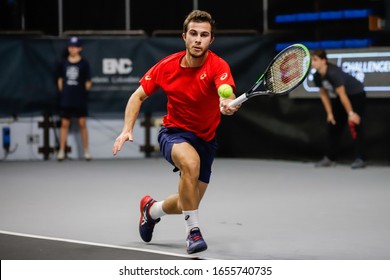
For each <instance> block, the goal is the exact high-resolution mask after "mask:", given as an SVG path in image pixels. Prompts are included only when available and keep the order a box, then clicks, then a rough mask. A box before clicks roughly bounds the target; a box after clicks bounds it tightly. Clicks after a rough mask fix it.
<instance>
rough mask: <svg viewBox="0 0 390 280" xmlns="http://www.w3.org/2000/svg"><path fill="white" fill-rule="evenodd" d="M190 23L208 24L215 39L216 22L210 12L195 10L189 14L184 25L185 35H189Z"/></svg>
mask: <svg viewBox="0 0 390 280" xmlns="http://www.w3.org/2000/svg"><path fill="white" fill-rule="evenodd" d="M190 22H208V23H210V25H211V37H214V28H215V21H214V20H213V18H212V17H211V15H210V14H209V13H208V12H205V11H200V10H193V11H192V12H191V13H189V14H188V15H187V17H186V19H185V20H184V23H183V33H187V31H188V24H189V23H190Z"/></svg>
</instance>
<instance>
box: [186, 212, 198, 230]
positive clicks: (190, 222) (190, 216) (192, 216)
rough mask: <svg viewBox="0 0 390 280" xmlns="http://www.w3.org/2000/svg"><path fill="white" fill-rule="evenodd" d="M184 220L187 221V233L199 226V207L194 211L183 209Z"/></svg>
mask: <svg viewBox="0 0 390 280" xmlns="http://www.w3.org/2000/svg"><path fill="white" fill-rule="evenodd" d="M183 216H184V220H185V221H186V232H187V235H188V233H189V232H190V230H191V229H193V228H194V227H199V218H198V209H196V210H192V211H183Z"/></svg>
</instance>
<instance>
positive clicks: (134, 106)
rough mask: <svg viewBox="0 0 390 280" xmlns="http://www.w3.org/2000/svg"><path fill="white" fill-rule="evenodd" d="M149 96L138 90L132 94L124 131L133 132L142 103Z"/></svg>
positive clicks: (126, 112)
mask: <svg viewBox="0 0 390 280" xmlns="http://www.w3.org/2000/svg"><path fill="white" fill-rule="evenodd" d="M146 98H147V96H146V95H145V94H143V93H142V92H140V91H139V90H137V91H136V92H134V93H133V95H131V97H130V98H129V101H128V102H127V105H126V110H125V119H124V127H123V131H124V132H132V131H133V128H134V125H135V122H136V120H137V118H138V115H139V112H140V110H141V105H142V103H143V102H144V101H145V100H146Z"/></svg>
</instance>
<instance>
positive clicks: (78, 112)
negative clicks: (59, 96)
mask: <svg viewBox="0 0 390 280" xmlns="http://www.w3.org/2000/svg"><path fill="white" fill-rule="evenodd" d="M60 115H61V117H62V118H64V119H72V118H81V117H86V116H87V115H88V109H87V108H86V107H80V108H69V107H63V108H61V113H60Z"/></svg>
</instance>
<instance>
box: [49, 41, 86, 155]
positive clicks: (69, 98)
mask: <svg viewBox="0 0 390 280" xmlns="http://www.w3.org/2000/svg"><path fill="white" fill-rule="evenodd" d="M67 49H68V53H69V54H68V56H67V57H66V58H65V59H64V60H63V61H62V62H61V64H60V65H59V67H58V75H57V77H58V79H57V86H58V89H59V91H60V109H61V129H60V148H59V151H58V154H57V160H59V161H62V160H64V159H65V146H66V140H67V137H68V131H69V126H70V120H71V118H77V120H78V124H79V127H80V134H81V139H82V143H83V149H84V158H85V159H86V160H91V155H90V153H89V148H88V130H87V118H86V117H87V114H88V109H87V102H88V93H89V90H90V89H91V86H92V82H91V72H90V66H89V63H88V61H87V60H86V59H85V58H83V57H81V55H80V52H81V51H82V45H81V42H80V40H79V38H77V37H71V38H70V40H69V43H68V48H67Z"/></svg>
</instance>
